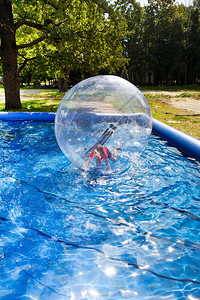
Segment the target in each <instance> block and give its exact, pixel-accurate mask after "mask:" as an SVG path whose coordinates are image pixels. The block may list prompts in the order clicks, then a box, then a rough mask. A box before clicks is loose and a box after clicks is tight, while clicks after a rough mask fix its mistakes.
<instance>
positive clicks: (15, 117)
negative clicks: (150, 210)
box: [0, 112, 200, 162]
mask: <svg viewBox="0 0 200 300" xmlns="http://www.w3.org/2000/svg"><path fill="white" fill-rule="evenodd" d="M55 116H56V113H55V112H0V121H16V122H24V121H40V122H54V121H55ZM152 123H153V124H152V133H153V134H155V135H156V136H159V137H160V138H161V139H163V140H165V141H167V142H168V143H169V144H170V145H172V146H174V147H176V148H177V149H178V150H180V151H181V152H182V153H183V154H185V155H186V156H189V157H190V158H194V159H196V160H197V161H199V162H200V140H198V139H196V138H194V137H192V136H190V135H188V134H186V133H184V132H182V131H180V130H177V129H175V128H173V127H171V126H169V125H166V124H164V123H162V122H160V121H158V120H156V119H154V118H152Z"/></svg>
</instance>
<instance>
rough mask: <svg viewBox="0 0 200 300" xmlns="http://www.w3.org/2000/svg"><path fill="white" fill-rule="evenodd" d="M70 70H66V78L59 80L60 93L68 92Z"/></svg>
mask: <svg viewBox="0 0 200 300" xmlns="http://www.w3.org/2000/svg"><path fill="white" fill-rule="evenodd" d="M70 70H71V69H70V68H69V67H68V68H66V69H65V78H58V88H59V92H67V88H68V79H69V74H70Z"/></svg>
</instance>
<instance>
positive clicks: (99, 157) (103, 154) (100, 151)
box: [84, 144, 122, 171]
mask: <svg viewBox="0 0 200 300" xmlns="http://www.w3.org/2000/svg"><path fill="white" fill-rule="evenodd" d="M118 150H122V149H121V148H119V147H116V146H115V148H114V151H113V153H111V152H110V151H109V150H108V148H107V147H103V146H102V145H100V144H99V145H97V146H96V147H95V148H94V150H93V151H92V152H90V155H89V157H88V160H87V162H86V165H85V168H84V170H85V171H87V169H88V166H89V163H90V162H91V160H92V158H94V159H95V160H96V166H97V167H98V168H99V167H100V166H101V165H102V162H103V160H105V163H106V166H107V168H108V170H109V171H110V170H111V167H110V164H109V161H108V160H111V161H112V162H115V161H116V160H117V151H118Z"/></svg>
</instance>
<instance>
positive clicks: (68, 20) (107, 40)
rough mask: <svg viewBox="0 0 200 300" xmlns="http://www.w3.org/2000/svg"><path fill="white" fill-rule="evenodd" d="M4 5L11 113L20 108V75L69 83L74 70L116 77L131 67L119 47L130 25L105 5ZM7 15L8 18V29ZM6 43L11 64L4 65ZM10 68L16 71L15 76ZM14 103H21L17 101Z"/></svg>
mask: <svg viewBox="0 0 200 300" xmlns="http://www.w3.org/2000/svg"><path fill="white" fill-rule="evenodd" d="M0 5H1V8H2V10H1V12H2V13H1V14H0V22H1V23H0V24H1V57H2V65H3V72H4V82H5V90H6V91H7V92H8V93H6V107H7V109H10V108H20V99H19V96H18V95H17V89H19V71H20V72H23V73H25V74H26V75H25V74H23V76H24V75H25V76H26V77H27V76H28V74H29V76H30V75H31V74H33V73H34V74H36V73H37V74H38V75H40V76H42V77H47V76H49V74H50V73H53V75H54V76H55V75H56V74H57V76H59V77H63V78H65V79H67V78H68V76H69V72H70V71H71V70H76V69H79V70H81V72H82V73H83V72H89V73H90V74H97V73H98V71H99V70H100V69H101V68H104V69H107V70H108V71H110V72H113V71H114V70H116V69H118V68H124V66H125V64H126V62H127V59H126V58H124V57H123V55H122V53H123V49H122V45H121V39H122V37H123V36H124V35H125V33H126V20H125V18H124V17H123V16H122V15H121V14H120V13H119V12H118V11H114V10H113V9H112V7H111V6H109V5H108V2H107V1H106V0H96V1H91V0H85V1H84V0H71V1H69V0H68V1H66V0H57V1H55V0H54V1H52V0H39V1H34V0H33V1H32V0H31V1H30V0H24V1H18V0H13V1H11V0H10V1H9V0H0ZM5 14H7V16H9V17H8V18H7V20H8V21H7V22H8V24H6V22H5V18H4V15H5ZM9 22H10V23H9ZM5 28H10V29H9V30H8V32H9V33H10V36H12V39H11V38H10V39H9V40H8V38H7V35H5V34H4V31H5ZM6 43H7V44H9V46H10V65H8V64H6V61H8V57H7V58H6V56H7V54H6V52H5V51H3V49H4V48H5V46H4V45H6ZM11 43H12V44H11ZM12 45H14V47H13V46H12ZM27 49H28V50H27ZM11 52H12V55H11ZM17 58H18V64H19V68H18V67H17V66H16V62H17ZM14 61H15V66H14ZM11 65H12V66H13V68H15V70H12V71H11V68H10V67H11ZM9 69H10V73H9V72H8V70H9ZM24 70H26V71H24ZM11 72H12V73H13V74H14V72H15V73H16V74H15V75H14V77H13V80H12V81H13V83H15V85H16V89H15V92H13V93H12V90H11V82H10V78H11V75H10V74H11ZM8 73H9V74H8ZM11 94H12V95H11ZM14 98H15V99H17V100H15V101H13V99H14Z"/></svg>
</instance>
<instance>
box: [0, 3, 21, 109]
mask: <svg viewBox="0 0 200 300" xmlns="http://www.w3.org/2000/svg"><path fill="white" fill-rule="evenodd" d="M0 23H1V29H0V30H1V31H0V33H1V62H2V69H3V81H4V89H5V108H6V110H11V109H20V108H21V101H20V77H19V71H18V65H17V46H16V38H15V27H14V21H13V14H12V4H11V1H9V0H0Z"/></svg>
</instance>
